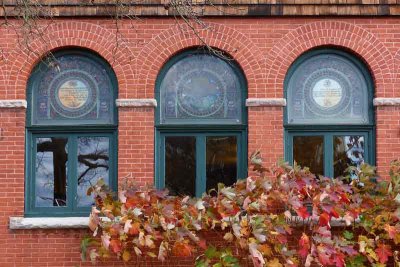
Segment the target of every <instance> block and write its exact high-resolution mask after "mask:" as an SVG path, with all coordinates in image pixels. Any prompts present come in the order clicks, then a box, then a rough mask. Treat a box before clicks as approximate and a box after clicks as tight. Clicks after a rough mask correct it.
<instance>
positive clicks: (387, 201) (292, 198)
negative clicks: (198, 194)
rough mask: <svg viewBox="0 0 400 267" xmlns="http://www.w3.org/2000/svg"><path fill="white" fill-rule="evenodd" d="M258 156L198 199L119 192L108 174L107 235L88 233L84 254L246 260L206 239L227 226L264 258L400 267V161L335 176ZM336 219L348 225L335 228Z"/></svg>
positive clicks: (228, 238) (101, 195)
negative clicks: (382, 173) (383, 175)
mask: <svg viewBox="0 0 400 267" xmlns="http://www.w3.org/2000/svg"><path fill="white" fill-rule="evenodd" d="M251 163H252V166H253V171H254V172H255V173H257V175H256V176H254V177H253V176H252V177H248V178H247V179H245V180H241V181H238V182H237V183H236V184H234V185H233V186H230V187H226V186H224V185H222V184H220V185H218V189H217V190H215V191H214V192H212V196H211V195H210V194H204V195H203V196H202V198H198V199H197V198H190V197H187V196H186V197H181V196H169V195H168V193H167V191H158V190H154V189H138V188H134V187H129V186H128V187H127V188H125V189H124V190H120V191H119V193H118V198H117V199H116V197H113V194H112V193H111V192H110V191H109V190H108V188H107V187H106V186H105V185H104V183H103V182H102V181H100V182H99V183H97V184H96V185H95V186H94V187H92V188H91V189H90V192H88V193H94V194H95V200H96V206H97V207H94V208H93V210H92V212H91V215H90V223H89V226H90V229H91V230H92V231H93V232H94V233H93V236H94V237H98V236H100V240H101V241H97V240H98V238H95V239H92V237H90V238H85V239H83V240H82V244H81V248H82V255H83V258H85V255H87V254H89V255H90V259H91V260H92V261H93V262H95V261H96V260H97V259H99V258H100V259H107V258H109V257H110V256H111V255H113V254H115V255H117V256H118V257H119V258H120V259H122V260H123V261H125V262H128V261H130V260H132V259H133V258H135V257H138V256H141V255H142V254H146V255H148V256H150V257H157V258H158V259H159V260H160V261H164V260H166V259H167V258H168V256H170V255H175V256H182V257H185V256H195V255H199V254H200V255H199V256H198V257H197V259H196V266H199V267H200V266H211V265H212V266H239V263H238V259H237V258H235V256H233V254H232V252H231V251H230V250H229V249H222V250H218V249H216V248H215V247H213V246H208V245H207V244H206V241H205V240H204V239H203V238H202V237H201V233H203V232H207V231H211V230H218V231H224V233H225V234H224V239H225V242H227V243H231V244H232V245H234V246H236V247H238V248H240V249H242V250H244V251H247V253H248V254H249V257H250V258H251V260H252V262H253V264H254V266H277V267H278V266H310V265H311V264H312V263H316V264H319V265H323V266H364V265H368V266H385V264H387V263H388V262H389V261H391V262H393V264H395V265H396V266H400V261H399V257H398V253H399V247H398V245H399V243H400V222H399V220H400V162H399V161H393V162H392V164H391V169H390V177H391V180H390V181H381V180H380V179H379V178H377V177H376V176H375V169H374V168H373V167H371V166H369V165H362V166H361V168H360V169H356V168H349V172H350V173H352V175H351V178H350V175H348V176H347V177H342V178H337V179H330V178H325V177H318V178H316V177H315V175H313V174H312V173H311V172H310V171H309V170H308V168H303V169H302V168H300V167H299V166H296V165H295V166H294V167H291V166H289V165H287V164H280V165H278V166H277V167H273V168H271V169H266V168H264V167H263V165H262V161H261V157H260V154H259V153H258V152H257V153H255V154H253V155H252V156H251ZM354 177H356V178H355V179H354ZM100 216H103V217H100ZM334 224H337V225H342V227H343V228H345V230H343V231H335V230H334V229H335V227H334ZM332 227H333V228H332ZM340 229H342V228H340ZM296 231H297V232H298V231H300V232H302V234H301V235H300V238H299V240H298V244H295V246H293V245H290V242H288V239H289V237H290V236H291V235H292V233H293V232H296ZM203 251H204V253H203V254H201V252H203Z"/></svg>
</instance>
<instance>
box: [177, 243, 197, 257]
mask: <svg viewBox="0 0 400 267" xmlns="http://www.w3.org/2000/svg"><path fill="white" fill-rule="evenodd" d="M192 251H193V248H192V246H191V245H189V244H187V243H185V242H180V241H177V242H175V244H174V246H173V248H172V254H174V255H175V256H179V257H189V256H191V255H192Z"/></svg>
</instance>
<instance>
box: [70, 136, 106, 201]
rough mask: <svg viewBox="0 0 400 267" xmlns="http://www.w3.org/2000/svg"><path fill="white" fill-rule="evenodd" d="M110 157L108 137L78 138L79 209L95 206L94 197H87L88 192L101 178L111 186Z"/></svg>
mask: <svg viewBox="0 0 400 267" xmlns="http://www.w3.org/2000/svg"><path fill="white" fill-rule="evenodd" d="M109 155H110V151H109V138H108V137H79V138H78V155H77V156H78V187H77V206H78V207H82V206H90V205H92V204H93V196H87V195H86V192H87V190H88V189H89V187H91V186H92V185H94V184H96V182H97V181H98V180H99V179H100V178H103V179H104V182H105V183H106V184H109V167H110V165H109V158H110V156H109Z"/></svg>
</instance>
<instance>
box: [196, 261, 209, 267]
mask: <svg viewBox="0 0 400 267" xmlns="http://www.w3.org/2000/svg"><path fill="white" fill-rule="evenodd" d="M208 266H209V264H208V261H207V260H198V261H196V263H195V267H208Z"/></svg>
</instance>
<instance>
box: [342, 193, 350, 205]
mask: <svg viewBox="0 0 400 267" xmlns="http://www.w3.org/2000/svg"><path fill="white" fill-rule="evenodd" d="M340 202H341V203H345V204H350V199H349V197H348V196H347V194H346V193H342V194H340Z"/></svg>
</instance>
